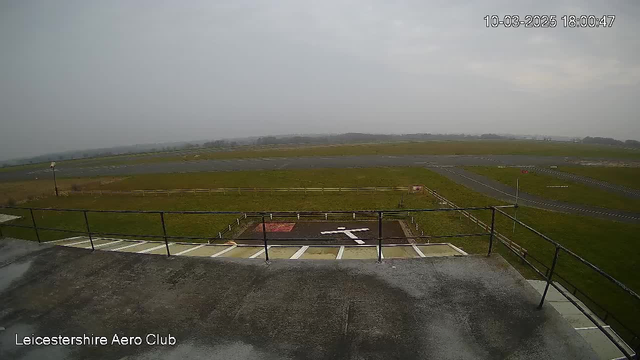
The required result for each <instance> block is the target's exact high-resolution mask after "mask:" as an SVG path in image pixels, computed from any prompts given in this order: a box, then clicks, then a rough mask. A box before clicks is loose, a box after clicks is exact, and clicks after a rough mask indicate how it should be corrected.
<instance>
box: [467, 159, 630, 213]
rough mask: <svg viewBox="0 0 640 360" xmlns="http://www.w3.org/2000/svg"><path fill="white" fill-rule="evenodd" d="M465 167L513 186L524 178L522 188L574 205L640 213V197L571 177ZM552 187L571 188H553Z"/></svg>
mask: <svg viewBox="0 0 640 360" xmlns="http://www.w3.org/2000/svg"><path fill="white" fill-rule="evenodd" d="M465 169H466V170H469V171H471V172H474V173H476V174H479V175H483V176H486V177H488V178H490V179H493V180H496V181H499V182H501V183H503V184H505V185H509V186H511V187H515V186H516V180H517V179H520V191H523V192H526V193H529V194H531V195H536V196H540V197H544V198H547V199H551V200H558V201H564V202H568V203H574V204H584V205H589V206H597V207H602V208H609V209H618V210H626V211H631V212H637V213H640V200H638V199H629V198H626V197H624V196H621V195H618V194H615V193H611V192H608V191H605V190H600V189H597V188H594V187H592V186H588V185H584V184H581V183H578V182H574V181H571V180H562V179H558V178H555V177H553V176H550V175H545V174H540V173H537V172H535V171H533V170H530V171H529V173H528V174H522V173H521V171H520V169H518V168H513V167H508V168H497V167H489V166H468V167H465ZM548 186H568V187H567V188H557V187H554V188H550V187H548Z"/></svg>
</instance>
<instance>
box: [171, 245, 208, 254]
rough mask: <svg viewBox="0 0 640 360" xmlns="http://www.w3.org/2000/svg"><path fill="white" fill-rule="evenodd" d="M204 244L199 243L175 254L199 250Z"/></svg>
mask: <svg viewBox="0 0 640 360" xmlns="http://www.w3.org/2000/svg"><path fill="white" fill-rule="evenodd" d="M203 246H205V245H198V246H194V247H192V248H191V249H187V250H183V251H180V252H179V253H177V254H175V255H176V256H179V255H184V254H186V253H188V252H191V251H193V250H198V249H200V248H201V247H203Z"/></svg>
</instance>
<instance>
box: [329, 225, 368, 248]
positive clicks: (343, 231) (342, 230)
mask: <svg viewBox="0 0 640 360" xmlns="http://www.w3.org/2000/svg"><path fill="white" fill-rule="evenodd" d="M360 231H369V228H361V229H349V230H346V228H345V227H342V226H341V227H339V228H338V230H333V231H322V232H321V233H320V234H322V235H328V234H345V235H347V236H348V237H349V238H350V239H351V240H353V241H355V242H356V243H357V244H359V245H363V244H364V241H362V240H360V239H358V237H357V236H355V235H354V234H353V233H354V232H360Z"/></svg>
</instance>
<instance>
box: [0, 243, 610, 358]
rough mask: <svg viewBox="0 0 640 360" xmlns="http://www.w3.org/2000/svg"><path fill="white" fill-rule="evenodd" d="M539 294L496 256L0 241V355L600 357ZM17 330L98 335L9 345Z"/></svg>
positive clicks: (68, 334)
mask: <svg viewBox="0 0 640 360" xmlns="http://www.w3.org/2000/svg"><path fill="white" fill-rule="evenodd" d="M539 300H540V296H539V294H538V292H537V291H536V290H535V289H534V288H533V287H532V286H531V285H530V284H529V283H528V282H527V281H526V280H525V279H524V278H523V277H522V276H521V275H520V274H519V273H518V272H517V271H516V270H515V269H514V268H512V267H511V266H510V265H509V264H508V263H507V262H506V261H505V260H504V259H502V258H501V257H500V256H499V255H497V254H494V255H492V256H491V257H485V256H448V257H424V258H423V257H415V258H410V259H388V258H385V260H384V261H383V262H382V263H378V262H376V261H375V260H346V259H343V260H342V261H318V260H304V259H298V260H297V261H290V260H284V259H283V260H280V259H275V260H273V261H271V262H270V263H266V262H264V261H254V260H251V259H241V258H222V257H216V258H211V257H195V256H192V257H188V256H172V257H166V256H142V255H139V254H135V253H126V252H117V251H95V252H91V251H87V250H86V249H81V248H75V247H65V246H53V245H51V244H45V245H38V244H37V243H34V242H30V241H22V240H13V239H3V240H1V241H0V303H1V304H2V309H1V311H0V327H2V328H4V330H2V331H0V358H3V359H14V358H16V359H37V358H45V357H46V358H47V359H87V358H111V359H113V358H115V359H119V358H125V357H126V358H127V359H186V358H193V359H506V358H509V359H535V360H544V359H598V356H597V355H596V353H595V352H594V351H593V350H592V349H591V347H590V345H589V344H588V343H587V342H586V341H585V340H584V338H583V337H582V336H580V335H579V334H578V333H577V332H576V331H575V330H574V328H573V327H572V326H571V324H570V323H569V322H568V321H567V320H565V319H564V318H563V317H562V316H561V315H560V314H559V313H558V311H556V309H555V308H554V307H553V306H544V307H543V309H542V310H538V309H537V308H536V307H537V305H538V302H539ZM16 334H18V336H19V337H22V336H31V334H34V335H35V336H58V335H62V336H82V335H83V334H87V335H91V334H93V336H105V337H107V338H108V339H109V342H110V343H109V345H106V346H90V345H84V346H48V347H47V346H16V344H15V342H16ZM114 334H118V335H120V336H123V335H124V336H131V337H138V336H139V337H141V338H142V339H143V343H142V345H139V346H137V345H131V346H123V345H120V346H118V345H113V344H111V340H112V337H113V336H114ZM147 334H159V335H160V336H161V337H162V336H167V335H171V336H172V337H174V338H175V339H176V343H175V345H165V346H160V345H149V344H147V343H146V342H145V341H144V339H145V337H146V335H147Z"/></svg>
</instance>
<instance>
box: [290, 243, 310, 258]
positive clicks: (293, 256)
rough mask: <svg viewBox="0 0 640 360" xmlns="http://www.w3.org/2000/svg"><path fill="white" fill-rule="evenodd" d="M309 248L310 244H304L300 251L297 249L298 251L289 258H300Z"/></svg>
mask: <svg viewBox="0 0 640 360" xmlns="http://www.w3.org/2000/svg"><path fill="white" fill-rule="evenodd" d="M308 248H309V247H308V246H306V245H305V246H303V247H301V248H300V249H299V250H298V251H296V253H295V254H293V255H291V257H290V258H289V259H294V260H295V259H299V258H300V256H302V254H304V252H305V251H307V249H308Z"/></svg>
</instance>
